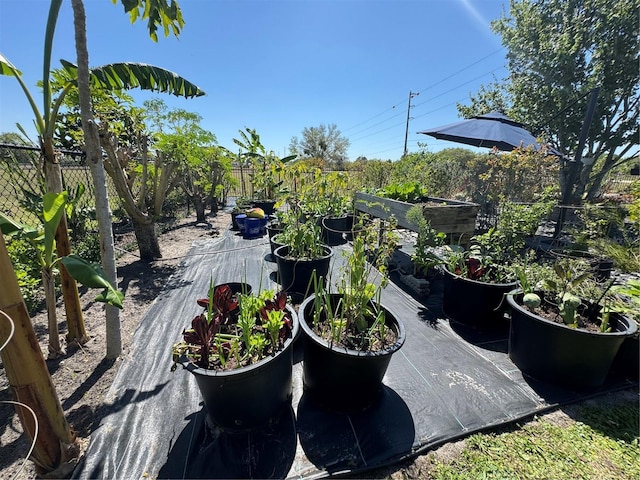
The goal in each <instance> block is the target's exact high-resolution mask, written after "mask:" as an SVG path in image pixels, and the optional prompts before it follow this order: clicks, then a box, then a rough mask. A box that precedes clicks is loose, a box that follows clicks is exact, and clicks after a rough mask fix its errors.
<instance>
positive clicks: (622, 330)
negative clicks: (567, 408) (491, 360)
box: [507, 294, 637, 390]
mask: <svg viewBox="0 0 640 480" xmlns="http://www.w3.org/2000/svg"><path fill="white" fill-rule="evenodd" d="M521 298H522V295H521V294H519V295H515V296H514V295H508V296H507V302H508V304H509V307H510V308H511V328H510V333H509V358H511V360H512V361H513V363H515V364H516V366H517V367H518V368H519V369H520V370H521V371H522V372H523V373H526V374H527V375H530V376H532V377H533V378H535V379H537V380H541V381H543V382H547V383H551V384H555V385H560V386H564V387H572V388H575V389H579V390H584V389H591V388H598V387H600V386H601V385H602V384H603V383H604V382H605V380H606V378H607V375H608V374H609V370H610V368H611V365H612V363H613V360H614V358H615V357H616V354H617V353H618V350H619V348H620V345H621V344H622V342H623V341H624V339H625V338H626V337H629V336H632V335H633V334H634V333H635V332H636V331H637V326H636V324H635V322H633V321H632V320H630V319H628V318H626V317H624V316H621V315H618V314H615V313H612V314H611V316H610V319H609V323H610V325H611V332H610V333H600V332H588V331H586V330H580V329H576V328H571V327H568V326H566V325H564V324H561V323H557V322H554V321H551V320H547V319H545V318H542V317H540V316H538V315H535V314H533V313H531V312H529V311H528V310H527V309H526V308H524V307H523V306H521V305H520V302H521Z"/></svg>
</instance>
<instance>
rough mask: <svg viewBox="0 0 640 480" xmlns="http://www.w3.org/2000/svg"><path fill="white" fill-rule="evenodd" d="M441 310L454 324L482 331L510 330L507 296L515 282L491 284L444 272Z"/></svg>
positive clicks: (446, 270) (447, 271) (513, 287)
mask: <svg viewBox="0 0 640 480" xmlns="http://www.w3.org/2000/svg"><path fill="white" fill-rule="evenodd" d="M443 270H444V297H443V302H442V310H443V312H444V314H445V315H446V316H447V317H449V318H450V319H451V320H454V321H456V322H458V323H462V324H464V325H469V326H471V327H474V328H477V329H479V330H498V329H500V328H505V329H506V328H507V327H508V324H507V323H506V320H505V319H504V312H505V310H506V303H505V301H504V296H505V295H506V294H507V293H509V292H510V291H511V290H513V289H515V288H516V287H517V283H516V282H510V283H489V282H481V281H477V280H471V279H469V278H466V277H462V276H460V275H456V274H454V273H452V272H450V271H449V270H448V269H446V268H444V269H443Z"/></svg>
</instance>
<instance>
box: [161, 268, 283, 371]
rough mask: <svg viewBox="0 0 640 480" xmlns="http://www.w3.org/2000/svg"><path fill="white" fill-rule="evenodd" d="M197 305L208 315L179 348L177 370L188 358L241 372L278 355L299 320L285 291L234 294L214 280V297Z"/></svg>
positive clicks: (175, 350) (211, 367)
mask: <svg viewBox="0 0 640 480" xmlns="http://www.w3.org/2000/svg"><path fill="white" fill-rule="evenodd" d="M197 303H198V305H200V306H201V307H203V309H204V311H203V312H202V313H201V314H199V315H196V316H195V317H194V318H193V320H192V321H191V327H190V328H188V329H184V330H183V332H182V336H183V339H182V340H181V341H180V342H177V343H176V344H174V345H173V349H172V354H173V361H174V365H173V367H172V371H173V370H175V369H176V366H177V363H179V362H181V361H182V360H183V359H184V358H186V359H187V360H188V361H190V362H192V363H194V364H195V365H197V366H199V367H201V368H205V369H208V370H233V369H236V368H241V367H243V366H247V365H251V364H253V363H256V362H258V361H260V360H261V359H263V358H265V357H268V356H270V355H275V354H276V353H277V352H278V351H280V350H281V349H282V348H283V347H284V342H285V341H286V340H287V339H289V338H291V335H292V331H293V318H292V315H291V312H290V311H289V310H288V309H287V308H286V306H287V294H286V292H284V291H279V292H277V293H276V292H275V291H273V290H263V291H261V292H260V293H258V294H257V295H254V294H252V293H249V292H239V293H234V292H233V291H232V289H231V287H230V286H229V285H227V284H222V285H219V286H214V285H213V281H212V282H211V283H210V285H209V296H208V298H202V299H198V300H197Z"/></svg>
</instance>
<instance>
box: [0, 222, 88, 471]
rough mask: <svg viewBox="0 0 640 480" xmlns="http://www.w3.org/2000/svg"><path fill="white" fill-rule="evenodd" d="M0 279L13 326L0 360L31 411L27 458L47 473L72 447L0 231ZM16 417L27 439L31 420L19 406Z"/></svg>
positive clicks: (0, 297)
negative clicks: (30, 449) (30, 445)
mask: <svg viewBox="0 0 640 480" xmlns="http://www.w3.org/2000/svg"><path fill="white" fill-rule="evenodd" d="M0 279H1V280H0V311H2V312H4V313H5V314H6V315H7V316H8V317H9V318H10V319H11V320H12V321H13V324H14V327H15V331H14V334H13V337H12V338H11V341H9V343H8V344H7V345H6V347H5V348H4V349H3V350H2V351H0V359H2V363H3V366H4V370H5V372H6V375H7V380H8V381H9V385H11V390H12V392H13V398H14V400H15V401H18V402H21V403H24V404H25V405H27V406H28V407H29V408H31V409H32V410H33V411H34V413H35V416H36V418H37V419H38V437H37V439H36V443H35V449H34V452H33V456H32V459H33V461H34V462H35V463H36V465H37V466H38V467H39V469H40V470H42V471H44V472H49V471H52V470H54V469H55V468H57V467H58V466H59V465H60V464H61V463H63V462H66V461H67V460H69V459H70V458H73V457H74V456H75V454H76V453H77V451H78V446H77V444H76V442H75V438H74V435H73V433H72V432H71V429H70V428H69V424H68V423H67V420H66V419H65V417H64V414H63V411H62V406H61V404H60V400H59V399H58V395H57V393H56V390H55V387H54V386H53V383H52V381H51V376H50V375H49V370H48V369H47V365H46V363H45V361H44V357H43V356H42V351H41V350H40V344H39V343H38V339H37V337H36V334H35V331H34V330H33V325H32V324H31V319H30V318H29V313H28V311H27V306H26V305H25V303H24V299H23V298H22V294H21V293H20V287H19V286H18V280H17V278H16V274H15V272H14V270H13V265H12V264H11V260H10V259H9V253H8V252H7V247H6V245H5V243H4V237H3V236H2V232H0ZM0 317H2V318H0V344H3V343H4V342H5V341H6V340H7V339H8V338H9V336H10V333H11V325H10V323H9V322H8V321H7V318H6V317H5V315H1V314H0ZM16 413H17V414H18V416H19V417H20V421H21V423H22V426H23V429H24V432H25V434H26V435H27V437H29V438H30V439H31V440H33V437H34V432H35V423H34V419H33V416H32V415H31V413H30V412H29V411H28V410H27V409H26V408H24V407H21V406H16Z"/></svg>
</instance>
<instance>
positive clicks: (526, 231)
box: [447, 200, 552, 283]
mask: <svg viewBox="0 0 640 480" xmlns="http://www.w3.org/2000/svg"><path fill="white" fill-rule="evenodd" d="M551 208H552V203H551V202H550V201H548V200H544V201H540V202H537V203H534V204H516V203H513V202H504V204H503V206H502V211H501V214H500V217H499V219H498V223H497V226H495V227H491V228H490V229H489V230H488V231H487V232H485V233H482V234H479V235H475V236H474V237H473V238H472V239H471V243H470V246H469V248H468V249H467V250H460V249H452V250H451V251H450V253H449V255H448V257H447V266H448V268H449V270H450V271H451V272H453V273H456V274H457V275H461V276H466V277H467V278H470V279H472V280H481V281H487V282H497V283H500V282H511V281H514V280H515V277H516V272H515V268H514V267H515V265H518V262H520V261H521V260H522V258H523V256H524V255H526V250H525V245H526V239H527V237H530V236H531V235H533V234H535V232H536V230H537V229H538V225H539V224H540V221H541V220H542V218H544V217H545V216H546V215H548V214H549V213H550V211H551Z"/></svg>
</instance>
